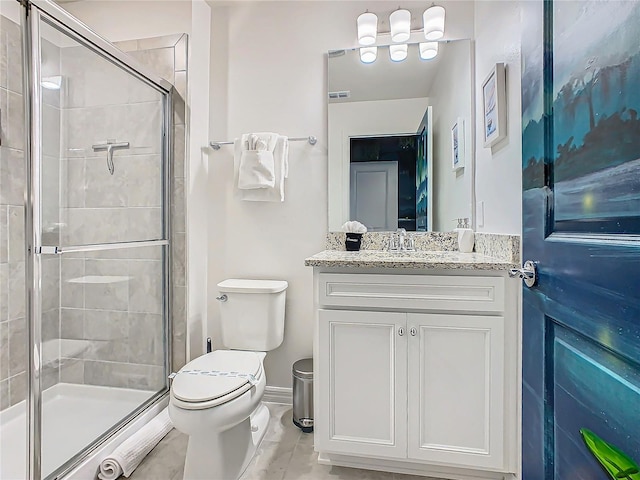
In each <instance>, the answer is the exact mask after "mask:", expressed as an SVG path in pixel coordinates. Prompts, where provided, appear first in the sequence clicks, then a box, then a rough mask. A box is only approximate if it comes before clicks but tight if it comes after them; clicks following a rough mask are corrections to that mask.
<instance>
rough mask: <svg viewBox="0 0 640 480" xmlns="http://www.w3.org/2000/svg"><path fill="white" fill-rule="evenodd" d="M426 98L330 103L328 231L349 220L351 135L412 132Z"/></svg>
mask: <svg viewBox="0 0 640 480" xmlns="http://www.w3.org/2000/svg"><path fill="white" fill-rule="evenodd" d="M428 105H429V99H428V98H426V97H423V98H403V99H399V100H378V101H369V102H345V103H331V104H329V108H328V114H329V115H328V117H329V129H330V130H329V133H328V154H329V164H328V165H329V166H328V177H329V182H328V202H329V231H332V232H337V231H340V227H341V226H342V224H343V223H344V222H346V221H348V220H350V197H349V191H350V187H349V185H350V176H351V175H350V169H349V167H350V163H351V148H350V147H351V142H350V141H349V138H350V137H355V136H361V135H363V136H364V135H366V136H376V135H402V134H411V133H413V134H415V133H416V131H417V130H418V127H419V126H420V121H421V120H422V117H423V116H424V113H425V111H426V110H427V106H428Z"/></svg>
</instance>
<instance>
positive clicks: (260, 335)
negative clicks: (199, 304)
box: [218, 278, 289, 352]
mask: <svg viewBox="0 0 640 480" xmlns="http://www.w3.org/2000/svg"><path fill="white" fill-rule="evenodd" d="M288 286H289V284H288V283H287V282H285V281H283V280H248V279H238V278H231V279H228V280H225V281H223V282H220V283H219V284H218V291H219V292H220V296H219V300H220V315H221V329H222V344H223V345H224V346H225V347H227V348H230V349H232V350H253V351H258V352H267V351H269V350H273V349H275V348H278V347H279V346H280V344H281V343H282V339H283V338H284V303H285V295H286V290H287V287H288ZM225 296H226V299H225ZM220 297H221V298H220Z"/></svg>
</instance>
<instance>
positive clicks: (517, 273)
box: [509, 260, 538, 287]
mask: <svg viewBox="0 0 640 480" xmlns="http://www.w3.org/2000/svg"><path fill="white" fill-rule="evenodd" d="M509 276H510V277H511V278H515V277H518V278H521V279H522V280H524V284H525V285H526V286H527V287H533V286H534V285H535V284H536V282H537V281H538V272H537V270H536V264H535V262H532V261H531V260H527V261H526V262H524V265H523V266H522V268H512V269H511V270H509Z"/></svg>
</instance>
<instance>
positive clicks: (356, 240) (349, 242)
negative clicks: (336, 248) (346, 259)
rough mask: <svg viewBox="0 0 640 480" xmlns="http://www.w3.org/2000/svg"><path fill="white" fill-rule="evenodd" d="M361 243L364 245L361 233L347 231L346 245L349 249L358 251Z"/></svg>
mask: <svg viewBox="0 0 640 480" xmlns="http://www.w3.org/2000/svg"><path fill="white" fill-rule="evenodd" d="M360 245H362V234H361V233H347V238H345V240H344V246H345V247H346V249H347V250H349V251H350V252H357V251H358V250H360Z"/></svg>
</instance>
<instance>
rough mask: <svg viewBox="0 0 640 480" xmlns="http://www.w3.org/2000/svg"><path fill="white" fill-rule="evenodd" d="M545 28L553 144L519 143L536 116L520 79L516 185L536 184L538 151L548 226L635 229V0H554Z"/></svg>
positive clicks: (538, 125)
mask: <svg viewBox="0 0 640 480" xmlns="http://www.w3.org/2000/svg"><path fill="white" fill-rule="evenodd" d="M553 25H554V27H553V28H554V33H553V63H552V69H553V76H552V78H553V85H550V86H548V87H547V91H548V94H551V95H552V108H553V113H552V118H551V122H552V131H551V135H552V145H553V146H554V148H553V151H549V152H545V151H543V145H541V144H540V142H536V141H531V142H527V139H535V138H540V135H541V132H542V130H543V118H542V112H540V111H534V110H535V107H532V106H533V105H539V104H540V102H539V100H538V99H537V98H535V97H534V96H535V95H539V91H540V89H539V84H538V85H536V84H531V85H526V78H523V89H525V91H524V92H523V124H524V125H525V127H524V135H523V163H524V164H523V186H524V188H525V189H531V188H535V187H539V186H541V185H542V184H543V182H544V181H545V179H544V178H543V176H544V174H545V173H544V168H543V159H544V157H545V155H546V156H547V157H548V158H549V160H550V165H551V169H552V173H551V176H550V178H551V179H552V182H553V183H552V184H551V185H549V186H550V187H551V188H553V190H554V196H553V211H554V219H555V222H556V229H558V230H578V231H591V232H595V233H639V232H640V118H639V114H638V112H640V88H638V79H639V78H640V2H616V3H615V6H612V4H611V3H608V2H555V3H554V10H553ZM533 60H534V62H535V61H539V62H540V67H541V62H542V59H533ZM535 70H536V69H535V68H532V69H531V73H532V74H533V73H534V71H535ZM536 87H538V88H536ZM527 89H528V90H527ZM527 93H531V96H528V95H527Z"/></svg>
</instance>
